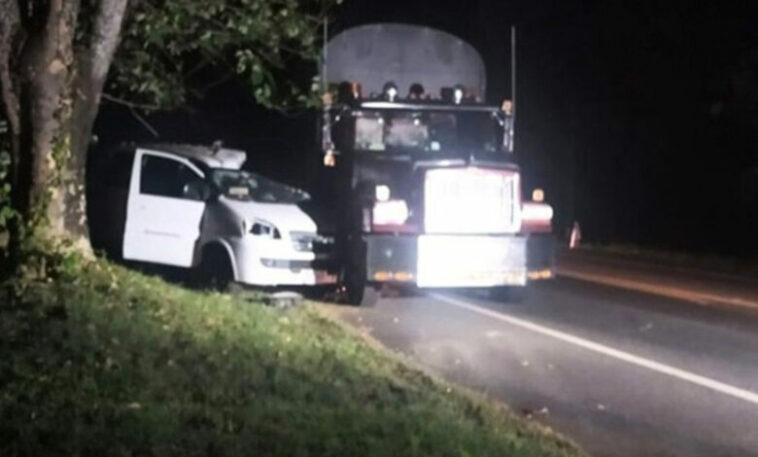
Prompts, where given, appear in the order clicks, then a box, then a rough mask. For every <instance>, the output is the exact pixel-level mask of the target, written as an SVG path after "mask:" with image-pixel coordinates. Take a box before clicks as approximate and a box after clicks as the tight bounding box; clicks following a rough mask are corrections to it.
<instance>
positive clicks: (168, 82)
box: [106, 0, 341, 109]
mask: <svg viewBox="0 0 758 457" xmlns="http://www.w3.org/2000/svg"><path fill="white" fill-rule="evenodd" d="M338 3H341V0H309V1H298V0H275V1H272V0H233V1H219V0H212V1H198V0H172V1H162V0H138V1H135V2H134V3H133V4H132V10H131V13H130V15H129V17H128V19H127V23H126V24H125V28H124V32H123V39H122V43H121V46H120V49H119V51H118V53H117V55H116V58H115V60H114V65H113V69H112V70H113V71H112V74H113V76H112V78H111V80H110V81H111V82H110V84H109V87H108V88H107V89H106V91H107V92H114V93H116V94H118V96H119V97H120V98H123V99H127V100H129V103H132V104H134V105H136V106H138V107H142V108H147V109H158V108H172V107H177V106H181V105H183V104H184V103H186V100H187V96H188V90H191V91H199V92H202V89H203V84H204V83H205V84H206V87H207V79H209V76H208V70H210V69H215V70H216V72H215V73H214V74H216V73H220V74H221V78H222V79H224V78H226V77H228V76H232V75H237V77H239V78H240V79H241V80H242V81H243V82H245V83H246V85H247V86H248V87H250V90H251V93H252V95H253V96H254V98H255V100H256V101H257V102H258V103H261V104H263V105H266V106H269V107H272V106H277V107H283V108H287V107H289V106H291V105H292V104H293V103H296V104H299V105H303V104H309V103H312V102H313V100H314V98H313V97H311V96H310V95H309V94H308V92H307V91H306V90H304V89H303V88H302V84H298V82H297V81H295V80H294V79H293V78H290V77H288V75H287V71H288V70H289V69H291V65H292V64H294V63H297V62H303V61H313V60H316V59H317V58H318V55H319V47H318V38H319V33H320V27H322V26H323V20H324V18H325V15H326V11H327V10H328V8H329V7H330V6H332V5H334V4H338Z"/></svg>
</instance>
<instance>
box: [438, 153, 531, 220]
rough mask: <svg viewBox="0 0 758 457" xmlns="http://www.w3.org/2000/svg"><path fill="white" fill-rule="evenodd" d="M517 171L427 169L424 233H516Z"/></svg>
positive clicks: (518, 190) (517, 215)
mask: <svg viewBox="0 0 758 457" xmlns="http://www.w3.org/2000/svg"><path fill="white" fill-rule="evenodd" d="M519 186H520V183H519V174H518V172H517V171H513V170H501V169H482V168H473V167H471V168H443V169H434V170H429V171H427V172H426V178H425V181H424V226H425V231H426V233H448V234H457V233H467V234H468V233H480V234H481V233H493V234H494V233H515V232H518V231H519V230H520V228H521V217H520V211H519V208H520V200H521V197H520V195H521V193H520V187H519Z"/></svg>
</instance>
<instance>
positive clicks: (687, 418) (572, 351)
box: [338, 278, 758, 457]
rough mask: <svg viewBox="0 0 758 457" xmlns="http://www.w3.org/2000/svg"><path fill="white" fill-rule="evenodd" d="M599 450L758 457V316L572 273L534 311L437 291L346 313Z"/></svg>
mask: <svg viewBox="0 0 758 457" xmlns="http://www.w3.org/2000/svg"><path fill="white" fill-rule="evenodd" d="M338 313H339V315H340V316H341V317H342V318H343V319H344V320H345V321H347V322H349V323H351V324H353V325H355V326H358V327H361V328H363V329H366V330H368V331H369V332H370V333H371V334H372V335H373V337H375V338H376V339H378V340H379V341H381V342H382V343H383V344H385V345H386V346H387V347H389V348H391V349H394V350H397V351H400V352H402V353H405V354H407V355H410V356H411V357H413V358H414V359H416V360H417V361H419V362H421V364H423V365H425V366H426V367H428V368H429V369H431V370H432V371H435V372H437V373H439V374H441V375H442V376H444V377H446V378H447V379H450V380H452V381H455V382H458V383H460V384H463V385H465V386H467V387H470V388H474V389H476V390H479V391H483V392H485V393H486V394H487V395H489V396H491V397H493V398H496V399H499V400H502V401H504V402H506V403H508V404H509V405H511V407H512V408H513V409H514V410H515V411H516V412H518V413H520V414H523V415H525V416H527V417H531V418H532V419H534V420H537V421H540V422H542V423H544V424H547V425H549V426H550V427H552V428H554V429H556V430H558V431H560V432H562V433H563V434H564V435H566V436H568V437H569V438H571V439H573V440H574V441H576V442H577V443H579V445H580V446H582V447H583V448H584V449H586V450H587V451H588V452H589V453H591V454H592V455H594V456H598V457H602V456H625V457H631V456H634V457H641V456H655V457H666V456H703V457H716V456H758V311H756V310H754V309H749V308H740V307H722V306H699V305H696V304H693V303H692V302H690V301H684V300H677V299H675V298H670V297H665V296H656V295H651V294H648V293H644V292H639V291H632V290H624V289H621V288H615V287H610V286H607V285H601V284H594V283H591V282H586V281H581V280H577V279H570V278H557V279H555V280H552V281H548V282H543V283H539V284H536V285H535V287H533V289H532V291H531V293H530V294H529V297H528V298H527V299H526V300H525V301H524V302H523V303H521V304H513V303H500V302H497V301H491V300H489V299H488V298H486V297H485V296H478V295H458V294H451V293H427V294H418V295H413V296H397V297H386V298H383V299H382V300H381V301H380V303H379V304H378V306H377V307H376V308H371V309H358V308H338Z"/></svg>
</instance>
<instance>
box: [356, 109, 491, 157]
mask: <svg viewBox="0 0 758 457" xmlns="http://www.w3.org/2000/svg"><path fill="white" fill-rule="evenodd" d="M498 131H499V129H498V124H497V121H496V119H494V118H493V116H492V113H489V112H479V111H477V112H473V111H420V112H418V111H394V110H384V111H380V110H377V111H361V112H358V113H356V120H355V148H356V149H358V150H364V151H381V152H386V153H415V152H427V153H446V152H447V153H451V152H452V153H457V152H462V151H470V150H483V151H489V152H497V151H499V150H500V141H499V132H498Z"/></svg>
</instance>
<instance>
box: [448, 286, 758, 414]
mask: <svg viewBox="0 0 758 457" xmlns="http://www.w3.org/2000/svg"><path fill="white" fill-rule="evenodd" d="M433 296H434V297H435V298H437V299H438V300H440V301H443V302H445V303H447V304H449V305H452V306H455V307H458V308H462V309H465V310H468V311H471V312H474V313H478V314H481V315H484V316H487V317H491V318H493V319H497V320H500V321H503V322H506V323H508V324H511V325H515V326H517V327H521V328H525V329H527V330H531V331H533V332H536V333H540V334H542V335H545V336H549V337H551V338H554V339H557V340H561V341H564V342H566V343H569V344H573V345H574V346H578V347H581V348H584V349H587V350H590V351H593V352H597V353H599V354H603V355H606V356H608V357H613V358H614V359H618V360H622V361H624V362H627V363H630V364H632V365H637V366H640V367H643V368H647V369H648V370H651V371H655V372H658V373H662V374H665V375H667V376H671V377H672V378H676V379H679V380H682V381H686V382H689V383H691V384H695V385H698V386H701V387H705V388H706V389H710V390H713V391H715V392H719V393H722V394H725V395H729V396H731V397H734V398H738V399H740V400H743V401H746V402H748V403H753V404H755V405H758V393H755V392H751V391H749V390H746V389H741V388H739V387H735V386H732V385H729V384H726V383H723V382H721V381H717V380H715V379H711V378H707V377H705V376H701V375H698V374H695V373H692V372H689V371H686V370H682V369H680V368H676V367H672V366H670V365H666V364H664V363H661V362H656V361H655V360H650V359H646V358H644V357H640V356H636V355H634V354H630V353H628V352H625V351H621V350H618V349H614V348H612V347H609V346H605V345H603V344H600V343H596V342H594V341H590V340H586V339H584V338H580V337H578V336H574V335H571V334H569V333H565V332H561V331H559V330H553V329H551V328H548V327H545V326H542V325H538V324H535V323H533V322H529V321H527V320H524V319H519V318H517V317H513V316H509V315H507V314H503V313H500V312H497V311H492V310H491V309H487V308H483V307H481V306H477V305H474V304H472V303H468V302H465V301H463V300H458V299H455V298H451V297H446V296H444V295H438V294H433Z"/></svg>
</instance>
